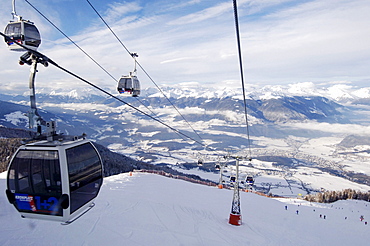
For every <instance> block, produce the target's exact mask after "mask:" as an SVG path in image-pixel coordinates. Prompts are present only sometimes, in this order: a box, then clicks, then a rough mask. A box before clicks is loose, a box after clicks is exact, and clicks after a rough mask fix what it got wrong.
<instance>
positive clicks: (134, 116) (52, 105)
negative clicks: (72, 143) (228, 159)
mask: <svg viewBox="0 0 370 246" xmlns="http://www.w3.org/2000/svg"><path fill="white" fill-rule="evenodd" d="M247 89H248V91H247V93H246V95H247V98H246V104H247V112H248V129H249V131H247V127H246V121H245V115H244V104H243V98H242V96H241V91H240V90H236V89H232V88H209V87H207V88H205V87H201V86H199V85H192V84H187V85H179V86H176V87H163V88H162V90H163V91H164V93H165V95H166V97H164V96H163V94H161V93H159V92H158V90H156V89H154V88H148V89H145V90H143V91H142V93H141V97H139V98H132V97H127V96H124V95H117V97H120V98H121V99H122V100H124V101H125V102H126V103H127V104H130V105H131V106H132V107H130V106H127V105H125V104H123V103H121V102H119V101H116V100H114V99H113V98H109V97H107V96H105V95H102V94H101V93H100V92H98V91H94V90H92V89H82V90H71V91H66V90H54V91H48V92H47V91H43V90H39V91H38V93H37V104H38V107H39V109H40V114H41V115H42V116H43V118H44V119H45V120H50V119H53V120H56V121H57V125H58V130H59V131H60V132H63V133H65V134H71V135H80V134H81V133H82V132H84V133H86V134H87V135H88V136H89V138H91V139H93V140H94V141H96V142H97V143H99V144H101V145H103V146H106V147H108V148H109V149H110V150H113V151H115V152H117V153H121V154H125V155H127V156H130V157H132V158H134V159H137V160H140V161H145V162H149V163H153V164H157V165H159V164H161V165H170V166H171V167H173V168H175V169H181V170H187V172H189V173H193V172H197V174H199V175H200V176H202V175H203V176H204V178H210V179H212V180H214V181H215V182H217V181H218V179H219V177H218V175H217V174H216V172H217V171H216V170H215V169H214V168H212V167H213V166H214V163H215V162H217V161H219V160H220V156H225V155H227V154H228V153H231V154H235V155H242V156H249V155H251V157H252V158H253V161H252V164H251V165H252V166H253V167H254V168H252V169H250V168H249V167H250V165H248V164H247V163H246V164H243V165H245V168H244V173H245V175H247V174H249V175H253V176H254V177H256V180H260V182H256V187H255V188H256V189H259V190H261V191H264V192H270V193H273V194H279V193H280V192H281V191H282V190H284V189H288V193H289V194H294V195H296V194H297V193H310V192H312V191H316V190H320V189H321V188H325V189H331V188H332V187H331V186H330V185H327V186H326V187H320V186H321V182H320V186H319V185H316V184H315V182H313V181H312V180H313V178H314V179H318V178H325V177H326V175H330V176H329V177H326V178H329V179H335V181H333V183H335V184H336V185H337V184H339V183H340V182H339V180H343V179H345V180H346V181H345V182H342V183H343V185H339V186H338V187H335V189H341V188H354V189H360V190H366V191H367V190H370V187H369V186H368V184H370V182H369V178H368V175H370V170H369V168H367V166H366V164H365V163H367V162H368V161H369V160H368V156H367V153H368V150H369V152H370V142H369V137H368V135H367V130H368V129H367V126H368V123H369V121H368V119H367V117H366V116H367V114H368V112H369V111H368V106H369V103H370V99H369V98H370V93H369V91H370V90H369V89H367V88H362V89H357V88H354V87H351V86H348V85H346V84H337V85H332V86H330V87H326V88H316V87H315V86H314V85H313V84H312V83H300V84H292V85H286V86H265V87H262V88H252V87H250V88H247ZM115 95H116V94H115ZM0 98H1V101H0V125H2V126H4V127H8V128H23V129H25V128H27V120H28V119H27V117H26V116H25V115H24V114H25V113H26V112H27V111H28V110H29V109H28V108H29V106H28V104H29V103H28V100H29V99H28V95H27V94H24V95H5V94H2V95H0ZM172 104H173V105H174V106H175V107H176V109H177V110H178V111H179V112H181V115H182V116H181V115H179V114H178V112H177V110H176V109H175V108H174V107H173V105H172ZM135 109H139V110H140V111H142V112H145V113H146V114H147V115H143V114H142V113H141V112H139V111H137V110H135ZM148 115H150V116H151V117H153V118H155V119H157V120H153V119H152V118H150V117H148ZM183 117H184V118H185V119H186V121H185V120H184V119H183ZM158 121H161V122H163V123H164V124H160V123H158ZM166 125H169V126H171V127H172V128H174V129H177V130H178V131H180V132H181V134H178V133H176V132H174V131H173V130H171V129H169V128H168V127H166ZM184 136H187V137H189V138H190V139H187V138H186V137H184ZM197 142H201V143H203V144H204V145H206V146H207V147H206V148H205V147H204V146H202V145H199V144H198V143H197ZM200 158H202V159H204V160H205V162H206V165H204V166H203V167H199V166H197V160H198V159H200ZM361 162H362V163H363V164H361ZM207 163H210V166H208V167H207V168H206V166H207ZM212 163H213V164H212ZM189 165H190V166H192V165H193V166H192V168H191V170H190V169H189V168H188V167H189ZM185 166H186V167H185ZM196 170H198V171H196ZM207 170H208V172H207ZM209 171H210V172H209ZM242 171H243V170H242ZM212 173H213V174H212ZM232 173H233V170H232V169H230V170H228V171H227V172H226V173H225V177H224V179H225V180H226V181H227V178H228V177H230V176H231V175H232ZM316 176H317V177H316ZM337 179H339V180H337ZM274 187H275V188H274ZM285 192H287V191H285Z"/></svg>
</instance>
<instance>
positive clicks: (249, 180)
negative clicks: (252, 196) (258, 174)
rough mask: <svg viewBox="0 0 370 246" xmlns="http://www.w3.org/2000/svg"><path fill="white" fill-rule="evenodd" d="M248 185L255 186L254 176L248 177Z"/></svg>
mask: <svg viewBox="0 0 370 246" xmlns="http://www.w3.org/2000/svg"><path fill="white" fill-rule="evenodd" d="M246 182H247V184H249V185H253V184H254V179H253V177H252V176H248V177H247V179H246Z"/></svg>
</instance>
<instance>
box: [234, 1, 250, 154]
mask: <svg viewBox="0 0 370 246" xmlns="http://www.w3.org/2000/svg"><path fill="white" fill-rule="evenodd" d="M233 6H234V16H235V29H236V38H237V45H238V55H239V68H240V77H241V81H242V90H243V101H244V115H245V122H246V124H247V137H248V149H249V159H250V160H251V158H252V151H251V140H250V136H249V124H248V112H247V100H246V96H245V86H244V73H243V61H242V52H241V44H240V33H239V21H238V7H237V3H236V0H233Z"/></svg>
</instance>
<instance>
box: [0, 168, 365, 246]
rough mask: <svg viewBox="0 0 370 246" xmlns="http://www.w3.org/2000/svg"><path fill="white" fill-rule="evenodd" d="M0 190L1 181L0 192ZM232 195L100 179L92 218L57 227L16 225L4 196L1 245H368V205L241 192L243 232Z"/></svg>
mask: <svg viewBox="0 0 370 246" xmlns="http://www.w3.org/2000/svg"><path fill="white" fill-rule="evenodd" d="M5 183H6V182H5V179H4V175H1V174H0V190H5ZM232 194H233V191H232V190H226V189H222V190H220V189H217V188H215V187H209V186H203V185H199V184H193V183H189V182H185V181H182V180H176V179H170V178H167V177H163V176H158V175H154V174H146V173H133V176H129V174H127V173H126V174H120V175H116V176H112V177H108V178H105V179H104V184H103V186H102V190H101V193H100V194H99V196H98V198H97V199H96V201H95V203H96V205H95V207H94V208H93V209H92V210H91V211H89V212H88V213H87V214H85V215H83V216H82V217H81V218H79V219H78V220H77V221H75V222H74V223H72V224H70V225H68V226H62V225H60V223H58V222H50V221H39V220H30V219H21V218H20V216H19V214H18V213H17V212H16V211H15V209H14V208H13V207H12V206H11V205H10V204H9V203H8V202H7V200H6V197H5V192H2V193H0V206H1V207H2V210H1V211H0V220H1V221H2V222H3V223H0V245H17V246H21V245H37V246H39V245H41V246H42V245H113V246H114V245H129V246H130V245H135V246H136V245H139V246H140V245H143V246H144V245H145V246H148V245H162V246H166V245H171V246H173V245H192V246H193V245H195V246H197V245H207V246H208V245H212V246H218V245H220V246H221V245H222V246H224V245H235V244H236V245H253V246H254V245H257V246H258V245H264V246H265V245H288V246H289V245H310V246H311V245H347V244H350V245H367V244H368V242H369V240H370V233H369V232H370V224H369V225H365V224H364V222H361V221H360V219H359V218H360V216H361V215H363V216H364V217H365V220H369V222H370V203H367V202H363V201H338V202H336V203H333V204H316V203H309V202H306V201H302V200H298V199H272V198H266V197H262V196H258V195H256V194H252V193H245V192H241V193H240V196H241V212H242V222H243V224H242V225H241V226H232V225H230V224H228V219H229V214H230V210H231V200H232ZM285 206H287V207H288V209H287V210H285ZM297 210H298V211H299V213H298V214H297V213H296V211H297ZM320 214H321V215H322V217H321V218H320V216H319V215H320ZM324 215H325V216H326V219H323V216H324ZM345 217H347V219H345Z"/></svg>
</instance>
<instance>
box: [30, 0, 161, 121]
mask: <svg viewBox="0 0 370 246" xmlns="http://www.w3.org/2000/svg"><path fill="white" fill-rule="evenodd" d="M25 1H26V2H27V3H28V4H29V5H30V6H31V7H32V8H33V9H34V10H35V11H36V12H38V13H39V14H40V15H41V16H42V17H44V19H45V20H47V21H48V22H49V23H50V24H51V25H52V26H53V27H54V28H55V29H57V30H58V31H59V32H60V33H61V34H62V35H63V36H64V37H66V38H67V39H68V40H69V41H70V42H71V43H72V44H74V45H75V46H76V47H77V48H78V49H79V50H80V51H81V52H82V53H84V54H85V55H86V56H87V57H88V58H90V59H91V60H92V61H93V62H94V63H95V64H96V65H97V66H98V67H100V68H101V69H102V70H103V71H104V72H105V73H106V74H108V76H110V77H111V78H112V79H113V80H114V81H115V82H116V83H118V80H117V79H116V78H115V77H114V76H113V75H112V74H111V73H109V72H108V71H107V70H106V69H105V68H104V67H103V66H102V65H100V64H99V63H98V62H97V61H96V60H95V59H94V58H93V57H92V56H90V55H89V54H88V53H87V52H86V51H85V50H83V49H82V48H81V47H80V46H79V45H78V44H77V43H76V42H74V41H73V40H72V39H71V38H70V37H69V36H68V35H67V34H65V33H64V32H63V31H62V30H61V29H60V28H58V27H57V26H56V25H55V24H54V23H53V22H52V21H51V20H49V19H48V18H47V17H46V16H45V15H44V14H43V13H41V11H39V10H38V9H37V8H36V7H35V6H33V5H32V4H31V3H30V2H29V1H27V0H25ZM136 100H138V101H139V102H140V103H141V104H142V105H143V106H144V107H146V108H147V109H148V111H150V112H151V113H152V115H155V113H154V112H153V111H152V110H151V109H150V108H149V107H148V106H146V105H145V104H144V103H143V102H142V101H141V100H140V99H139V98H136Z"/></svg>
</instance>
